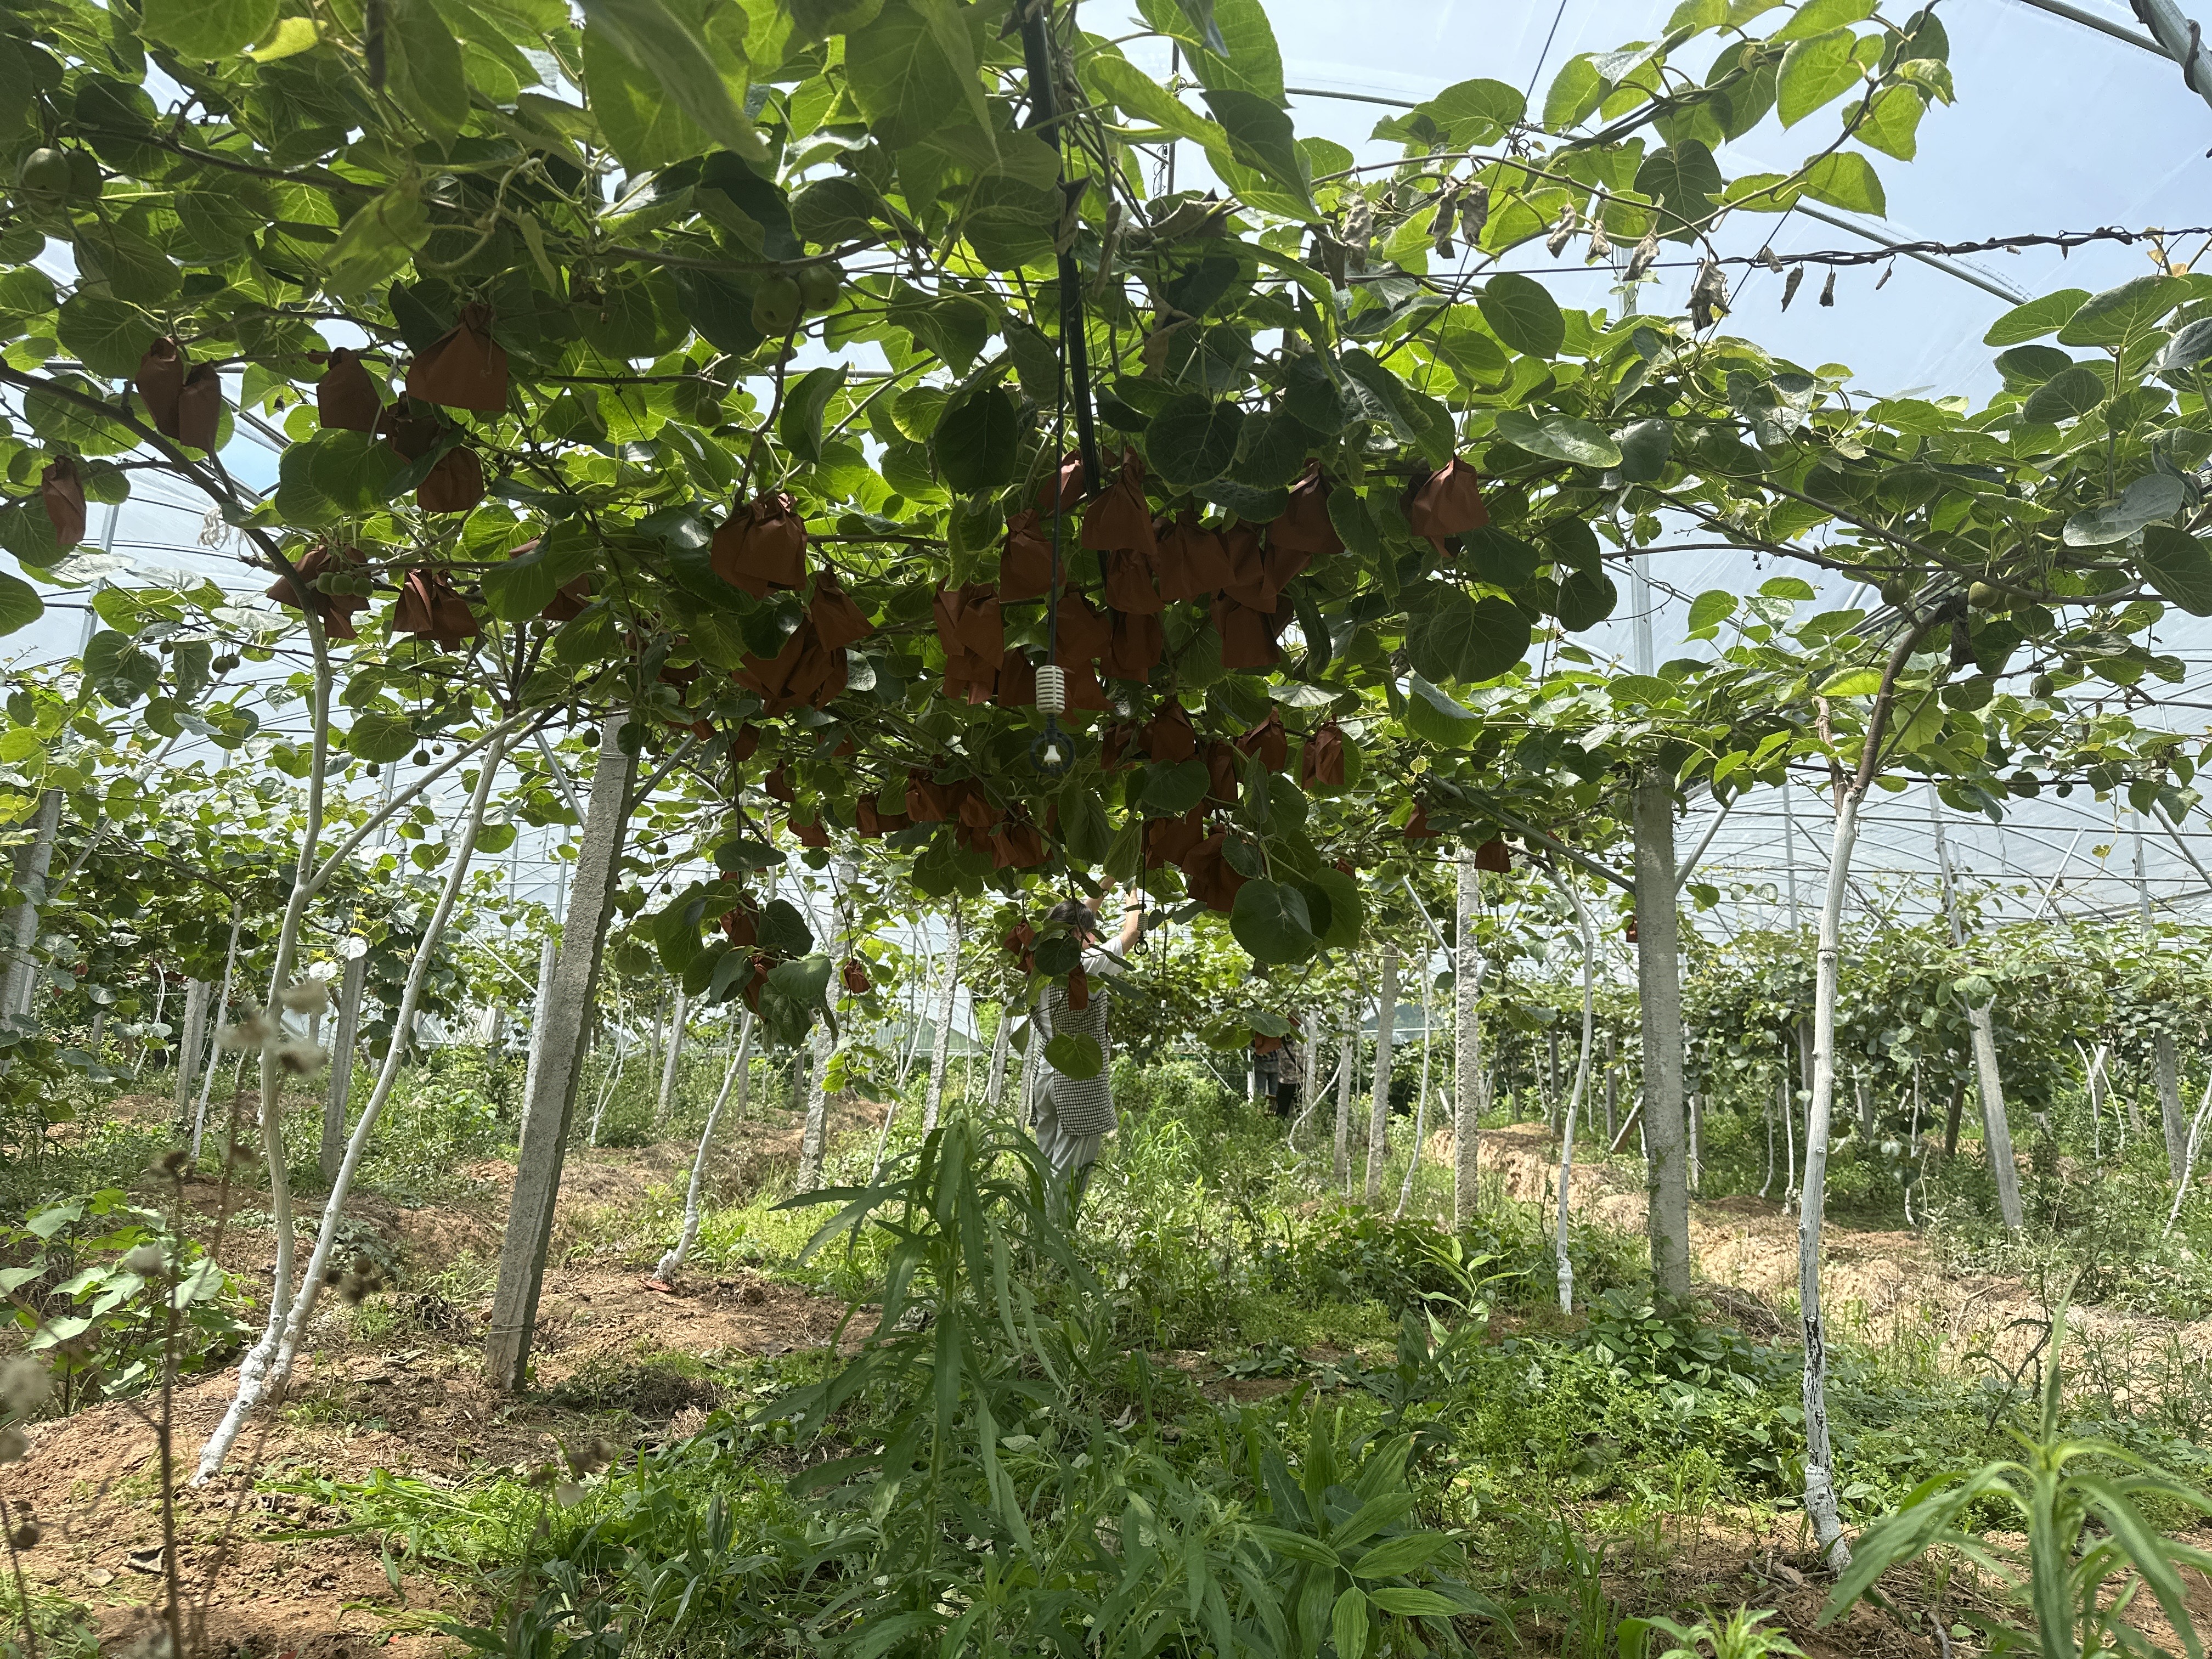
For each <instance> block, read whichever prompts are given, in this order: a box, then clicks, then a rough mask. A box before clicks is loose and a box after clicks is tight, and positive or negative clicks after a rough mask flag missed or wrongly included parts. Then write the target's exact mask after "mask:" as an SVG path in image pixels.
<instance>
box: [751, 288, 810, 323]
mask: <svg viewBox="0 0 2212 1659" xmlns="http://www.w3.org/2000/svg"><path fill="white" fill-rule="evenodd" d="M803 307H804V301H802V299H801V297H800V295H799V284H798V283H796V282H794V281H793V279H792V278H790V277H788V276H771V277H769V279H768V280H767V281H766V282H764V283H762V284H761V285H760V290H759V292H758V293H757V294H755V295H753V326H754V327H755V328H757V329H758V330H759V331H761V332H762V333H763V334H769V335H775V334H788V333H790V332H791V331H792V330H793V328H795V327H797V326H798V325H799V317H800V315H801V314H802V312H803Z"/></svg>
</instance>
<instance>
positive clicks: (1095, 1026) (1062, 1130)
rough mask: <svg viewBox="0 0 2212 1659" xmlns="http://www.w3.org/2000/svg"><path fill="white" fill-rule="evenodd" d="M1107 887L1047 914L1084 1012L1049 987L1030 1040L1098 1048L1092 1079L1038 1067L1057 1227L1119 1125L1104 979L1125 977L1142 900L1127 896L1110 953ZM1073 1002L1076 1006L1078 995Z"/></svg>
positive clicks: (1039, 1139)
mask: <svg viewBox="0 0 2212 1659" xmlns="http://www.w3.org/2000/svg"><path fill="white" fill-rule="evenodd" d="M1113 890H1114V884H1113V883H1110V882H1109V883H1108V884H1107V885H1106V886H1105V888H1104V889H1103V890H1101V891H1100V893H1099V894H1098V896H1097V897H1096V898H1093V899H1090V900H1088V901H1085V900H1082V899H1067V900H1064V901H1062V902H1060V903H1059V904H1055V905H1054V906H1053V908H1052V909H1051V910H1050V911H1048V913H1047V914H1046V916H1045V925H1046V927H1047V928H1048V929H1050V928H1053V927H1058V928H1060V929H1063V930H1064V931H1065V932H1066V933H1067V934H1068V935H1069V936H1070V937H1071V938H1073V939H1075V940H1076V942H1077V944H1078V945H1079V947H1080V948H1081V951H1082V957H1081V971H1082V974H1083V978H1084V981H1085V988H1086V989H1087V991H1088V993H1089V1000H1088V1003H1087V1004H1086V1006H1083V1007H1080V1008H1076V1007H1071V1006H1069V996H1068V987H1066V986H1065V985H1057V984H1055V985H1050V986H1048V987H1046V989H1045V994H1044V996H1043V998H1042V1000H1041V1001H1040V1003H1039V1004H1038V1007H1037V1021H1036V1030H1034V1031H1033V1033H1032V1035H1031V1037H1030V1041H1031V1042H1050V1041H1051V1040H1052V1039H1053V1038H1054V1037H1055V1036H1087V1037H1089V1038H1090V1039H1091V1041H1092V1042H1095V1043H1097V1045H1098V1055H1099V1066H1098V1071H1097V1074H1096V1075H1094V1076H1091V1077H1069V1076H1066V1074H1065V1073H1060V1072H1059V1071H1056V1070H1054V1067H1053V1065H1052V1062H1051V1061H1049V1060H1047V1061H1045V1062H1044V1063H1043V1073H1042V1082H1043V1087H1042V1088H1041V1089H1040V1090H1039V1091H1037V1094H1038V1099H1037V1117H1036V1143H1037V1150H1038V1151H1039V1152H1042V1153H1043V1155H1044V1162H1045V1168H1046V1169H1047V1170H1048V1171H1049V1173H1050V1178H1051V1182H1052V1199H1053V1203H1054V1208H1055V1211H1056V1212H1057V1213H1058V1215H1059V1218H1060V1221H1061V1222H1062V1223H1063V1224H1072V1223H1073V1221H1074V1219H1075V1212H1076V1211H1077V1209H1078V1208H1079V1207H1080V1206H1081V1205H1082V1202H1083V1194H1084V1191H1085V1188H1087V1187H1089V1186H1090V1184H1091V1166H1092V1165H1093V1164H1096V1163H1097V1161H1098V1147H1099V1143H1100V1142H1102V1141H1103V1140H1104V1139H1105V1138H1106V1137H1107V1136H1108V1135H1109V1134H1111V1133H1113V1132H1114V1128H1115V1124H1116V1122H1117V1121H1118V1119H1117V1118H1116V1117H1115V1112H1114V1091H1113V1085H1112V1079H1113V1072H1114V1049H1113V1046H1112V1039H1111V1037H1110V1036H1109V1032H1108V1026H1107V1019H1106V1003H1107V989H1106V981H1108V980H1109V979H1111V978H1112V977H1113V976H1114V975H1117V974H1120V973H1122V972H1124V971H1125V970H1126V969H1127V967H1128V965H1129V952H1130V951H1132V950H1133V949H1135V948H1136V944H1137V941H1138V939H1139V938H1140V937H1142V935H1143V933H1144V926H1145V909H1144V901H1143V900H1142V899H1140V898H1138V897H1136V896H1131V897H1130V898H1129V899H1128V900H1127V902H1124V903H1123V905H1122V906H1121V937H1120V939H1119V940H1118V941H1117V942H1116V944H1115V948H1114V949H1112V950H1110V951H1109V950H1107V949H1106V948H1104V947H1103V945H1100V944H1099V942H1098V940H1099V926H1098V912H1099V909H1100V907H1101V906H1103V904H1104V903H1105V902H1106V898H1107V896H1108V895H1109V894H1110V893H1111V892H1113ZM1077 1000H1082V999H1081V998H1080V997H1079V998H1078V999H1077Z"/></svg>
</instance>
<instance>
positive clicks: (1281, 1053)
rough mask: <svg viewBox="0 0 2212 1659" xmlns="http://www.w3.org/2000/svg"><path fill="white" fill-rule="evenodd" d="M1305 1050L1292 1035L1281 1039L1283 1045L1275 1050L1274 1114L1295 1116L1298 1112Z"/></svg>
mask: <svg viewBox="0 0 2212 1659" xmlns="http://www.w3.org/2000/svg"><path fill="white" fill-rule="evenodd" d="M1305 1066H1306V1057H1305V1051H1304V1049H1303V1048H1300V1047H1299V1046H1298V1038H1297V1036H1295V1035H1293V1036H1286V1037H1285V1038H1284V1039H1283V1046H1282V1047H1281V1048H1278V1049H1276V1050H1275V1101H1274V1106H1275V1115H1276V1116H1277V1117H1296V1116H1297V1113H1298V1092H1299V1091H1300V1090H1301V1088H1303V1087H1304V1082H1305Z"/></svg>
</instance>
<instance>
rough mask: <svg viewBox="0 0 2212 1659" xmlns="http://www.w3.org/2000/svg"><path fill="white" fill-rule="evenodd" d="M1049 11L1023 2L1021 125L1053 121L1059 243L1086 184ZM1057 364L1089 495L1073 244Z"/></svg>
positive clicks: (1093, 451)
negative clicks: (1078, 171) (1070, 143)
mask: <svg viewBox="0 0 2212 1659" xmlns="http://www.w3.org/2000/svg"><path fill="white" fill-rule="evenodd" d="M1050 11H1051V0H1026V3H1025V4H1024V7H1023V9H1022V57H1023V58H1024V62H1025V63H1026V64H1027V66H1028V70H1029V78H1030V112H1029V118H1028V119H1027V120H1025V121H1024V122H1023V123H1022V125H1024V127H1036V126H1042V125H1045V124H1046V123H1047V122H1052V123H1054V126H1053V133H1052V146H1053V149H1054V150H1055V151H1056V152H1058V154H1059V155H1060V198H1061V207H1060V213H1061V220H1060V223H1059V224H1056V225H1054V227H1053V234H1054V236H1053V239H1054V241H1055V242H1057V241H1059V240H1061V235H1062V232H1063V229H1064V227H1065V226H1066V224H1067V222H1068V221H1069V219H1071V218H1072V217H1073V210H1074V207H1075V204H1076V203H1077V202H1078V201H1079V200H1080V199H1081V192H1082V191H1083V190H1084V189H1085V188H1086V187H1087V185H1085V181H1083V180H1081V179H1078V180H1076V181H1074V182H1073V184H1071V183H1070V181H1069V179H1068V177H1067V144H1066V139H1065V137H1063V136H1062V134H1061V132H1060V128H1059V125H1058V117H1059V114H1060V99H1059V96H1058V94H1057V93H1056V92H1055V91H1054V82H1053V75H1052V49H1051V45H1050V40H1049V29H1050V25H1051V19H1050ZM1060 362H1061V363H1062V365H1063V367H1064V368H1066V373H1067V376H1068V379H1069V380H1071V381H1072V382H1073V386H1074V391H1075V444H1076V448H1077V450H1078V451H1079V453H1081V455H1082V457H1083V489H1084V493H1085V495H1088V494H1090V493H1091V491H1093V490H1095V489H1097V488H1098V486H1099V483H1101V481H1102V475H1101V473H1100V471H1099V466H1098V428H1097V425H1096V423H1095V422H1094V421H1093V419H1092V417H1091V361H1090V347H1089V342H1088V341H1087V339H1086V338H1085V333H1084V327H1083V272H1082V270H1081V269H1080V268H1079V266H1078V265H1077V264H1076V263H1075V253H1074V251H1073V249H1072V248H1063V249H1061V251H1060Z"/></svg>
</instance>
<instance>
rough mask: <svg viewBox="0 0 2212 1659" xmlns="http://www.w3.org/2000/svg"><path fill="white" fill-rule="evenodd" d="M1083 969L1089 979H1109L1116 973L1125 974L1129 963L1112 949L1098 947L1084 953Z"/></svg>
mask: <svg viewBox="0 0 2212 1659" xmlns="http://www.w3.org/2000/svg"><path fill="white" fill-rule="evenodd" d="M1083 971H1084V974H1085V976H1086V977H1089V978H1091V979H1110V978H1112V977H1113V976H1114V975H1116V974H1126V973H1127V972H1128V971H1129V964H1128V963H1127V962H1126V961H1125V960H1123V959H1122V958H1121V957H1119V956H1117V955H1115V953H1114V952H1113V951H1109V950H1106V949H1104V948H1103V947H1102V948H1100V949H1098V950H1096V951H1085V953H1084V957H1083Z"/></svg>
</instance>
